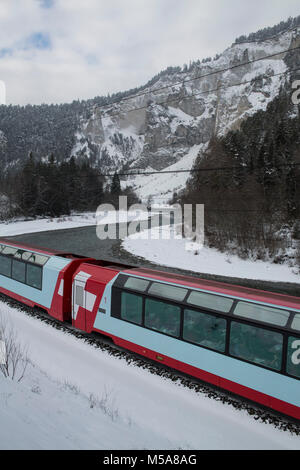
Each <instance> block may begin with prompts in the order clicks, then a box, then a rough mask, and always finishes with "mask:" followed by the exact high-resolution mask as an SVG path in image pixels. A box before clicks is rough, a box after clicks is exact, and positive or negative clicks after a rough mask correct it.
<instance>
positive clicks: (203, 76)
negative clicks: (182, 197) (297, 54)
mask: <svg viewBox="0 0 300 470" xmlns="http://www.w3.org/2000/svg"><path fill="white" fill-rule="evenodd" d="M299 49H300V46H296V47H293V48H291V49H284V50H283V51H279V52H276V53H273V54H268V55H266V56H264V57H259V58H257V59H252V60H249V61H247V62H243V63H242V64H236V65H232V66H230V67H226V68H223V69H219V70H215V71H212V72H208V73H206V74H203V75H199V76H197V77H193V78H188V79H185V80H181V81H178V82H175V83H172V84H170V85H165V86H163V87H159V88H156V89H155V90H149V91H144V92H142V93H137V94H135V95H131V96H128V97H125V98H120V99H119V100H116V101H114V102H113V103H111V104H107V105H104V106H99V105H95V106H94V108H95V109H98V108H101V109H103V108H107V107H111V106H112V105H114V104H118V103H121V102H125V101H129V100H131V99H133V98H138V97H140V96H145V95H147V94H149V93H152V94H154V93H157V92H158V91H161V90H166V89H167V88H170V87H175V86H177V85H184V84H185V83H189V82H192V81H195V80H201V79H202V78H206V77H210V76H212V75H216V74H219V73H224V72H227V71H229V70H233V69H236V68H238V67H243V66H245V65H251V64H253V63H255V62H259V61H262V60H266V59H270V58H272V57H276V56H278V55H281V54H285V53H288V52H293V51H295V50H299ZM185 73H186V72H185ZM143 108H144V107H142V108H136V109H133V110H128V111H127V112H132V111H135V110H138V109H143Z"/></svg>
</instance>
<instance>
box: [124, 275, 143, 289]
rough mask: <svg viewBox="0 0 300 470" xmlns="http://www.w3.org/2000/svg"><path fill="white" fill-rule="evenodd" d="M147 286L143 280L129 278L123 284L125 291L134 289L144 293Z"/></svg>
mask: <svg viewBox="0 0 300 470" xmlns="http://www.w3.org/2000/svg"><path fill="white" fill-rule="evenodd" d="M148 285H149V281H146V280H145V279H139V278H137V277H129V278H128V279H127V281H126V282H125V284H124V287H126V289H134V290H139V291H141V292H144V291H145V290H146V289H147V287H148Z"/></svg>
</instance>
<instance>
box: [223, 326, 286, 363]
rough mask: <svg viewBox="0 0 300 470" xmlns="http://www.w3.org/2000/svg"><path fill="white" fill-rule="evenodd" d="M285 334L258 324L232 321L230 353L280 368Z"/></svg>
mask: <svg viewBox="0 0 300 470" xmlns="http://www.w3.org/2000/svg"><path fill="white" fill-rule="evenodd" d="M282 344H283V336H282V334H280V333H276V332H274V331H268V330H265V329H263V328H259V327H256V326H250V325H245V324H243V323H238V322H232V323H231V331H230V350H229V352H230V354H231V355H232V356H235V357H239V358H241V359H245V360H247V361H250V362H254V363H255V364H260V365H262V366H266V367H270V368H271V369H275V370H280V369H281V360H282Z"/></svg>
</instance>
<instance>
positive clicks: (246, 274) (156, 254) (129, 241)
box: [122, 227, 300, 283]
mask: <svg viewBox="0 0 300 470" xmlns="http://www.w3.org/2000/svg"><path fill="white" fill-rule="evenodd" d="M159 233H161V236H160V235H159ZM169 233H170V228H169V227H161V228H153V229H152V230H147V231H145V232H143V234H139V233H137V234H134V235H130V236H129V237H127V238H126V239H125V240H124V241H123V244H122V245H123V248H124V249H125V250H126V251H128V252H129V253H132V254H134V255H136V256H140V257H142V258H144V259H146V260H148V261H152V262H154V263H156V264H160V265H163V266H171V267H174V268H180V269H186V270H188V271H195V272H198V273H206V274H216V275H220V276H229V277H240V278H246V279H260V280H264V281H274V282H294V283H300V279H299V274H298V273H297V269H296V268H291V267H289V266H287V265H284V264H282V265H279V264H273V263H271V262H266V261H259V260H257V261H252V260H243V259H241V258H239V257H238V256H236V255H230V254H228V253H221V252H220V251H218V250H216V249H214V248H208V247H202V248H201V247H199V246H197V245H195V244H190V243H187V242H186V240H185V239H178V238H177V239H175V238H171V239H167V240H166V239H163V237H166V236H168V234H169ZM171 235H172V234H171ZM141 236H143V237H144V239H141ZM159 236H160V239H154V238H158V237H159Z"/></svg>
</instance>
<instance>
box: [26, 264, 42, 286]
mask: <svg viewBox="0 0 300 470" xmlns="http://www.w3.org/2000/svg"><path fill="white" fill-rule="evenodd" d="M26 282H27V284H28V285H29V286H31V287H35V288H36V289H41V288H42V268H41V267H40V266H34V265H33V264H28V265H27V274H26Z"/></svg>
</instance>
